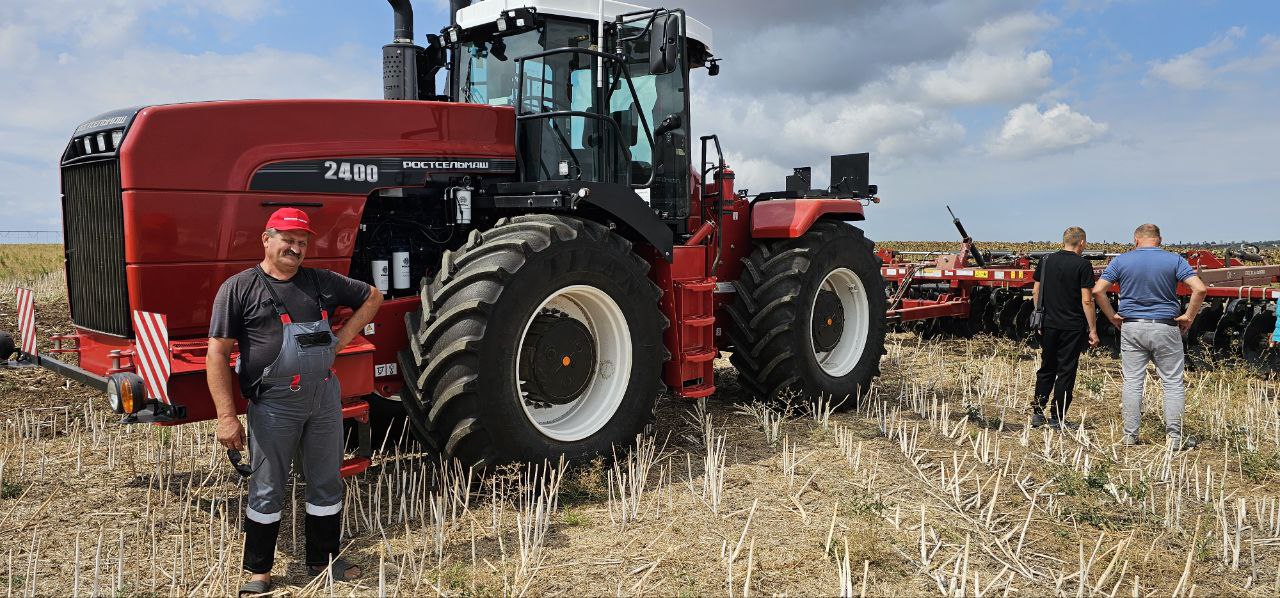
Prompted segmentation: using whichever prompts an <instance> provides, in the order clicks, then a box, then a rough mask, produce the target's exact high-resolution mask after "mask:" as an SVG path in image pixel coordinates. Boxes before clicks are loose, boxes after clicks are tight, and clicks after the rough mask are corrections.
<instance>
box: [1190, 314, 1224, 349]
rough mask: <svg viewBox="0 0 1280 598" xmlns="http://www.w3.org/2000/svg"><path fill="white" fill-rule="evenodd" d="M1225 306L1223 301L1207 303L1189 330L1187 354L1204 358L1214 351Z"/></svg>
mask: <svg viewBox="0 0 1280 598" xmlns="http://www.w3.org/2000/svg"><path fill="white" fill-rule="evenodd" d="M1223 309H1224V306H1223V303H1222V302H1221V301H1210V302H1206V303H1205V305H1204V307H1203V308H1202V309H1201V310H1200V313H1199V315H1197V316H1196V319H1195V321H1194V322H1192V323H1191V327H1190V328H1188V329H1187V338H1186V341H1185V344H1186V348H1187V353H1188V354H1189V355H1191V356H1193V357H1203V356H1204V355H1206V354H1207V353H1209V351H1211V350H1212V349H1213V339H1214V337H1215V336H1217V335H1216V333H1215V331H1216V330H1217V328H1218V322H1219V321H1220V320H1222V312H1223Z"/></svg>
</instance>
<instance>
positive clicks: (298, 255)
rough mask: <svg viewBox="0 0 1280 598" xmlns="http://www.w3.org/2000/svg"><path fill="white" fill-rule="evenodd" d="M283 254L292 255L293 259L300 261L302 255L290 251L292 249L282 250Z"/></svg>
mask: <svg viewBox="0 0 1280 598" xmlns="http://www.w3.org/2000/svg"><path fill="white" fill-rule="evenodd" d="M284 254H285V255H292V256H293V257H296V258H298V259H302V255H301V254H299V253H298V252H296V251H294V250H292V249H286V250H284Z"/></svg>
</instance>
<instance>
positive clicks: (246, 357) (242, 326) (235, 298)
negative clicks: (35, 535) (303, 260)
mask: <svg viewBox="0 0 1280 598" xmlns="http://www.w3.org/2000/svg"><path fill="white" fill-rule="evenodd" d="M266 279H267V280H270V281H271V282H270V284H271V288H272V289H273V290H275V292H276V295H278V296H279V297H280V300H281V301H283V302H284V307H285V311H286V312H288V314H289V317H290V318H292V319H293V321H295V322H314V321H316V320H319V319H320V308H321V305H323V306H324V309H325V310H327V311H328V312H329V313H330V314H332V313H333V311H334V310H335V309H336V308H338V307H342V306H345V307H351V308H357V307H359V306H360V305H361V304H363V303H364V301H365V299H368V298H369V293H370V291H371V288H372V287H370V286H369V284H368V283H364V282H360V281H358V280H354V279H351V278H347V277H346V276H343V275H341V274H337V273H335V272H330V271H329V270H320V269H314V268H301V269H299V270H298V273H297V274H295V275H294V276H293V278H291V279H289V280H283V281H282V280H276V279H274V278H271V277H270V276H266ZM266 285H267V282H266V281H264V280H263V276H262V275H259V274H258V267H257V266H254V267H252V268H249V269H248V270H245V271H244V272H241V273H239V274H236V275H235V276H232V277H231V278H228V279H227V280H226V282H223V283H222V287H221V288H219V289H218V295H217V296H216V297H215V298H214V300H213V318H212V319H211V320H210V321H209V336H210V337H213V338H229V339H235V340H236V341H237V342H238V343H239V344H240V391H241V393H242V394H244V396H246V397H251V396H253V395H254V392H255V386H256V385H257V383H258V380H259V379H260V378H262V371H263V370H264V369H266V367H267V366H268V365H271V363H272V362H273V361H275V360H276V357H277V356H278V355H279V354H280V335H281V332H282V331H283V330H284V325H283V324H281V323H280V317H279V316H277V315H276V311H275V307H274V301H273V300H272V299H271V293H270V292H269V291H268V290H267V286H266ZM317 287H318V288H317Z"/></svg>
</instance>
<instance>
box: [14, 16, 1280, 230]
mask: <svg viewBox="0 0 1280 598" xmlns="http://www.w3.org/2000/svg"><path fill="white" fill-rule="evenodd" d="M633 1H634V0H633ZM642 3H643V2H642ZM414 5H415V11H416V16H417V32H418V34H419V37H420V38H421V36H422V35H423V34H425V33H428V32H434V31H436V30H438V29H439V28H440V27H441V26H442V25H443V24H444V23H445V21H446V14H445V5H446V2H444V1H443V0H418V1H416V2H415V3H414ZM685 6H686V7H687V8H688V9H689V11H690V13H691V14H692V15H693V16H694V17H697V18H699V19H701V20H702V21H703V22H704V23H706V24H708V25H709V26H711V27H712V28H713V29H714V30H715V35H716V51H717V54H718V55H719V56H721V57H722V58H724V62H723V63H722V64H723V71H722V74H721V76H720V77H717V78H714V79H710V78H707V77H706V76H705V73H704V72H701V71H700V72H698V73H697V74H696V75H695V78H694V81H693V89H694V91H693V104H694V110H695V112H694V115H693V125H694V128H695V129H696V131H695V132H697V133H709V132H715V133H718V134H720V135H721V137H722V140H723V141H724V144H725V148H726V151H727V152H728V154H729V158H730V161H731V163H732V164H734V165H735V168H736V169H737V170H738V172H739V177H738V182H739V185H740V186H741V187H747V188H750V189H752V190H755V191H765V190H770V189H774V188H779V187H781V186H782V177H783V176H785V174H786V173H787V172H789V170H790V168H791V167H794V166H803V165H813V166H814V167H815V173H816V174H815V179H816V180H817V181H819V182H821V181H823V180H825V176H826V166H825V165H826V163H827V156H828V155H830V154H833V153H846V152H852V151H868V150H869V151H871V152H872V170H873V176H872V180H873V182H876V183H878V184H879V185H880V187H881V195H882V197H883V198H884V203H882V204H881V205H879V206H874V207H872V208H870V209H869V220H868V222H867V223H866V225H865V228H866V229H867V230H868V233H869V234H870V236H871V237H872V238H876V239H949V238H951V237H952V236H953V234H954V233H953V232H952V230H951V229H950V228H949V227H950V223H949V220H948V218H947V216H946V211H945V209H944V207H943V206H944V205H948V204H949V205H951V206H952V207H954V208H955V209H956V210H957V213H959V214H960V215H961V216H962V217H963V218H965V220H966V223H967V225H968V227H969V230H970V232H971V233H972V234H973V235H974V236H975V237H977V238H979V239H993V240H1031V239H1052V238H1054V237H1056V236H1058V235H1059V234H1060V232H1061V230H1062V229H1063V228H1065V227H1066V226H1068V225H1080V226H1083V227H1085V228H1086V229H1087V230H1089V231H1090V233H1091V235H1090V236H1091V237H1092V238H1093V239H1095V240H1102V239H1111V240H1124V239H1126V238H1127V237H1128V235H1129V233H1130V231H1132V229H1133V227H1134V226H1136V225H1137V224H1139V223H1141V222H1143V221H1154V222H1157V223H1158V224H1160V225H1161V226H1162V227H1163V228H1164V229H1165V231H1166V237H1167V238H1168V239H1169V240H1185V241H1192V240H1236V239H1241V240H1243V239H1252V240H1259V239H1276V238H1280V168H1277V159H1276V156H1280V150H1277V148H1276V146H1277V144H1278V143H1280V3H1275V2H1261V1H1259V2H1212V1H1189V2H1155V1H1142V0H1131V1H1125V0H1113V1H1106V0H1092V1H1091V0H1070V1H1057V2H1042V3H1033V2H1022V1H1012V0H921V1H897V2H887V1H879V2H877V1H864V2H849V1H847V0H806V1H805V2H788V3H780V2H776V1H770V2H764V1H754V0H690V1H689V2H687V3H686V5H685ZM390 24H391V17H390V9H389V8H388V7H387V5H386V4H385V2H382V1H380V0H362V1H352V0H348V1H338V0H321V1H308V2H288V1H285V0H98V1H93V2H88V1H84V0H46V1H43V2H29V1H19V0H0V81H2V83H0V85H3V93H0V178H2V179H3V180H4V181H5V185H4V186H3V187H2V188H0V214H3V218H4V223H3V224H0V229H56V228H58V227H59V224H58V222H59V221H58V218H59V214H58V206H57V169H56V160H57V157H58V155H59V154H60V152H61V149H62V145H63V144H64V143H65V141H66V136H67V135H68V134H69V133H70V131H71V130H72V129H73V128H74V126H75V125H76V124H77V123H78V122H80V121H82V120H84V119H86V118H87V117H89V116H92V115H93V114H96V113H98V112H101V111H105V110H108V109H112V108H116V107H121V106H127V105H134V104H146V103H159V102H171V101H190V100H211V99H222V98H226V99H232V98H252V97H259V98H277V97H366V98H376V97H379V96H380V92H381V81H380V55H379V47H380V46H381V45H382V44H383V43H385V42H386V41H387V39H388V38H389V34H390Z"/></svg>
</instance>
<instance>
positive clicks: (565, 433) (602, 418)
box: [514, 285, 631, 442]
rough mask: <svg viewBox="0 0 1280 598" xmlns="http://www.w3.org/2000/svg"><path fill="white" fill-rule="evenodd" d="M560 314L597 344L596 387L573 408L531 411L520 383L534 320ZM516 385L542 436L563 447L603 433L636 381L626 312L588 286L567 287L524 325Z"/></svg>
mask: <svg viewBox="0 0 1280 598" xmlns="http://www.w3.org/2000/svg"><path fill="white" fill-rule="evenodd" d="M548 309H552V310H557V311H559V312H561V313H564V314H565V315H567V316H569V317H571V318H573V319H575V320H577V321H579V322H581V323H582V324H583V325H584V326H586V327H587V330H588V331H589V332H590V333H591V338H593V339H595V343H596V363H595V368H594V369H593V374H592V377H591V380H590V382H589V383H588V384H587V387H586V389H585V390H583V392H582V394H581V395H580V396H579V397H578V398H577V399H574V400H573V402H570V403H566V404H564V405H551V406H535V405H531V404H530V402H529V401H528V400H526V397H527V395H528V393H527V392H525V390H524V384H525V382H524V380H521V379H520V375H519V371H520V363H521V352H522V351H523V350H524V342H525V337H526V336H527V335H528V334H529V326H530V325H532V324H533V320H534V318H536V317H537V316H538V314H541V313H542V312H543V310H548ZM514 367H515V368H516V384H517V390H518V391H519V393H520V406H521V407H523V408H524V413H525V416H526V417H528V418H529V422H530V423H532V424H533V425H534V427H535V428H537V429H538V431H539V432H541V433H542V434H544V435H546V436H547V437H549V438H552V439H554V440H559V441H561V442H574V441H578V440H582V439H584V438H587V437H589V436H591V435H592V434H595V433H596V432H599V431H600V429H601V428H603V427H604V426H605V424H607V423H609V420H611V419H613V415H614V413H616V412H617V411H618V406H619V405H621V404H622V398H623V396H625V395H626V393H627V383H628V382H629V379H630V378H631V331H630V330H629V329H628V327H627V319H626V316H624V315H623V314H622V308H620V307H618V303H617V302H616V301H614V300H613V298H612V297H610V296H609V294H608V293H605V292H604V291H602V290H600V289H598V288H596V287H593V286H587V285H573V286H568V287H564V288H562V289H560V290H558V291H556V292H554V293H552V294H551V296H550V297H547V298H546V299H545V300H544V301H543V302H542V303H541V304H540V305H539V306H538V308H537V309H535V310H533V316H531V317H530V318H529V321H528V322H525V324H524V331H523V332H521V333H520V340H519V342H518V343H517V344H516V361H515V364H514Z"/></svg>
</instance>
